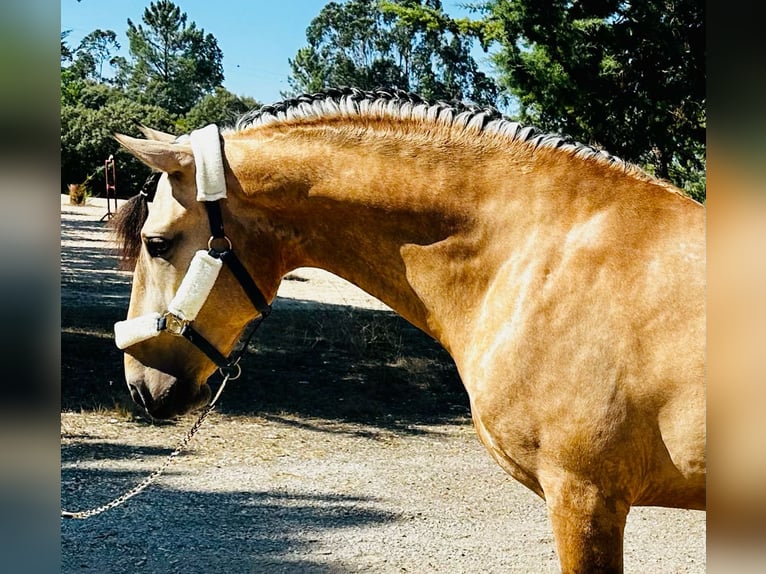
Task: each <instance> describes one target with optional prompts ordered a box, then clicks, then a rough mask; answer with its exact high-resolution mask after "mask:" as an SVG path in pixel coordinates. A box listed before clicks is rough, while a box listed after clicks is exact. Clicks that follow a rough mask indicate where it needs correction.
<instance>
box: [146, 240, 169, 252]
mask: <svg viewBox="0 0 766 574" xmlns="http://www.w3.org/2000/svg"><path fill="white" fill-rule="evenodd" d="M144 243H145V244H146V250H147V251H148V252H149V255H150V256H152V257H166V256H167V255H168V253H169V252H170V241H168V240H167V239H165V238H164V237H147V238H146V239H145V240H144Z"/></svg>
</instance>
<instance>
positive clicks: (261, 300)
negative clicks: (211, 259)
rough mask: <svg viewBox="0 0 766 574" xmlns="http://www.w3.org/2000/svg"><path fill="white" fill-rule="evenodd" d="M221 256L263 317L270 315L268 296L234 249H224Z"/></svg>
mask: <svg viewBox="0 0 766 574" xmlns="http://www.w3.org/2000/svg"><path fill="white" fill-rule="evenodd" d="M211 255H213V256H215V255H214V254H213V253H211ZM219 257H220V258H221V260H222V261H223V262H224V263H225V264H226V265H227V266H228V268H229V269H230V270H231V272H232V273H233V274H234V277H236V278H237V281H239V284H240V285H242V289H243V290H244V291H245V293H246V294H247V296H248V298H249V299H250V301H251V302H252V304H253V307H255V308H256V309H258V312H259V313H260V314H261V316H262V317H264V318H265V317H268V316H269V314H270V313H271V305H269V304H268V303H267V302H266V297H264V296H263V293H261V290H260V289H258V285H256V284H255V281H253V278H252V277H250V274H249V273H248V272H247V269H245V266H244V265H242V262H241V261H240V260H239V257H237V256H236V255H235V254H234V251H233V250H229V251H224V252H223V253H220V254H219Z"/></svg>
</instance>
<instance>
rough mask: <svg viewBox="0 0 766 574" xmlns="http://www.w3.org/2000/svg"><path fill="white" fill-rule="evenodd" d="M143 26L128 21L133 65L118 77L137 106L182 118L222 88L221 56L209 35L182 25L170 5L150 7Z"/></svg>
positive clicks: (160, 0) (180, 16) (163, 1)
mask: <svg viewBox="0 0 766 574" xmlns="http://www.w3.org/2000/svg"><path fill="white" fill-rule="evenodd" d="M142 20H143V23H144V25H145V27H144V25H141V24H139V25H135V24H134V23H133V22H132V21H131V20H130V19H128V31H127V36H128V40H129V42H130V54H131V56H132V57H133V62H131V63H128V62H125V61H123V62H122V65H123V66H128V70H125V69H123V70H121V72H120V73H119V74H118V77H119V78H121V79H122V81H124V82H125V83H127V87H128V89H129V91H131V92H133V93H135V94H137V95H138V96H139V97H140V98H141V99H142V101H144V102H148V103H153V104H156V105H159V106H161V107H163V108H165V109H166V110H168V111H170V112H171V113H174V114H184V113H186V112H188V111H189V110H190V109H191V108H192V106H193V105H194V104H195V103H197V102H198V101H199V100H200V98H202V97H203V96H204V95H205V94H209V93H211V92H212V91H213V90H214V89H215V88H216V87H218V86H220V85H221V83H222V82H223V66H222V60H223V54H222V53H221V50H220V48H219V47H218V42H217V41H216V39H215V38H214V37H213V35H212V34H207V35H206V34H205V31H204V30H202V29H198V28H197V26H196V24H195V23H194V22H192V23H190V24H188V25H187V22H186V21H187V16H186V14H185V13H182V12H181V10H180V8H179V7H178V6H176V5H175V4H173V2H171V1H170V0H158V1H157V2H152V3H151V4H150V5H149V7H148V8H146V9H145V10H144V14H143V18H142Z"/></svg>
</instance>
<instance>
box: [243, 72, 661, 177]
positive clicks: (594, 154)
mask: <svg viewBox="0 0 766 574" xmlns="http://www.w3.org/2000/svg"><path fill="white" fill-rule="evenodd" d="M339 116H340V117H370V116H373V117H381V116H383V117H390V118H394V119H397V118H398V119H418V120H423V121H432V122H435V123H438V124H440V125H444V126H453V127H457V128H463V129H465V130H469V131H474V132H477V133H479V132H487V133H494V134H498V135H501V136H503V137H507V138H508V139H509V140H510V141H521V142H527V143H529V144H531V145H532V146H533V147H534V148H538V147H543V148H555V149H559V150H561V151H563V152H566V153H569V154H571V155H572V156H575V157H580V158H586V159H595V160H598V161H600V162H604V163H607V164H610V165H613V166H616V167H618V168H622V169H623V170H624V171H626V172H630V173H633V174H635V175H639V176H643V177H644V178H648V179H652V178H651V176H650V175H648V174H646V173H645V172H644V171H643V170H641V169H640V168H638V167H637V166H634V165H632V164H629V163H627V162H625V161H624V160H622V159H620V158H618V157H617V156H614V155H612V154H610V153H607V152H605V151H603V150H600V149H598V148H596V147H593V146H590V145H587V144H583V143H580V142H577V141H575V140H573V139H571V138H569V137H566V136H563V135H560V134H549V133H543V132H540V131H539V130H537V129H536V128H534V127H531V126H522V125H521V124H519V123H518V122H513V121H510V120H507V119H504V118H503V116H502V115H501V114H500V112H499V111H498V110H497V109H495V108H482V107H479V106H473V105H467V104H463V103H459V102H443V101H440V102H436V103H433V104H431V103H429V102H427V101H425V100H424V99H423V98H421V97H420V96H418V95H417V94H413V93H411V92H406V91H404V90H398V89H391V90H386V89H377V90H372V91H366V90H360V89H358V88H348V87H344V88H333V89H328V90H324V91H321V92H317V93H314V94H303V95H300V96H297V97H295V98H290V99H287V100H284V101H281V102H277V103H274V104H270V105H265V106H263V107H261V108H259V109H256V110H251V111H249V112H246V113H245V114H243V115H242V116H241V117H240V118H239V120H238V121H237V123H236V125H235V130H237V131H243V130H246V129H249V128H252V127H257V126H265V125H269V124H272V123H279V122H286V121H291V120H300V119H311V118H322V117H327V118H331V117H339Z"/></svg>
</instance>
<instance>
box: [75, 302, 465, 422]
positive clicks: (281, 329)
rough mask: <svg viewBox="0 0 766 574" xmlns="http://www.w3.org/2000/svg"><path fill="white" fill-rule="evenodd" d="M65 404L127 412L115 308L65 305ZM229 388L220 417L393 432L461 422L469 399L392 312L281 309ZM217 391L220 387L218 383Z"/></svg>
mask: <svg viewBox="0 0 766 574" xmlns="http://www.w3.org/2000/svg"><path fill="white" fill-rule="evenodd" d="M61 316H62V319H61V320H62V335H61V357H62V365H61V372H62V383H61V403H62V408H64V409H66V410H74V411H78V410H81V409H86V410H89V409H103V408H106V409H112V408H115V407H117V408H120V409H133V408H134V407H133V406H132V401H131V400H130V398H129V396H128V393H127V390H126V388H125V384H124V378H123V373H122V353H121V352H120V351H119V350H118V349H116V348H115V346H114V341H113V338H112V333H111V329H112V324H113V323H114V321H117V320H120V319H122V318H123V316H124V311H123V310H121V309H118V308H113V307H83V306H72V305H62V309H61ZM242 367H243V374H242V377H241V378H240V379H238V380H237V381H233V382H232V383H230V384H229V385H228V386H227V389H226V392H225V395H224V397H223V399H222V401H221V403H220V407H219V409H218V411H219V412H222V413H228V414H235V415H263V416H282V415H285V414H289V415H295V416H299V417H321V418H329V419H337V420H344V421H351V422H359V423H364V424H368V425H378V426H382V427H385V428H390V429H402V430H404V429H407V428H409V427H411V425H412V424H413V423H441V422H449V421H454V420H465V418H466V417H467V416H468V414H469V410H468V409H469V406H468V399H467V395H466V393H465V390H464V389H463V387H462V384H461V382H460V380H459V378H458V375H457V371H456V369H455V366H454V364H453V362H452V360H451V358H450V357H449V355H448V354H447V353H446V351H444V349H442V348H441V346H439V344H438V343H436V342H435V341H433V340H432V339H431V338H430V337H428V336H427V335H425V334H424V333H422V332H421V331H419V330H418V329H416V328H415V327H413V326H412V325H410V324H409V323H407V322H406V321H404V320H403V319H402V318H400V317H399V316H397V315H396V314H394V313H392V312H389V311H380V310H370V309H360V308H356V307H350V306H345V305H327V304H323V305H317V304H316V303H315V302H312V301H296V300H290V302H289V304H287V303H282V304H280V302H279V301H278V302H277V304H276V305H275V311H274V313H273V314H272V316H271V317H270V318H269V320H268V321H266V322H265V323H264V325H263V326H262V327H261V329H260V330H259V331H258V333H257V335H256V337H255V340H254V341H253V343H252V344H251V345H250V347H249V348H248V351H247V352H246V354H245V356H244V357H243V358H242ZM214 382H215V383H217V380H214Z"/></svg>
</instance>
